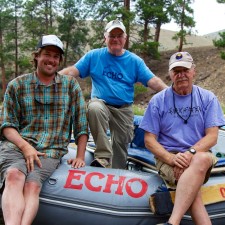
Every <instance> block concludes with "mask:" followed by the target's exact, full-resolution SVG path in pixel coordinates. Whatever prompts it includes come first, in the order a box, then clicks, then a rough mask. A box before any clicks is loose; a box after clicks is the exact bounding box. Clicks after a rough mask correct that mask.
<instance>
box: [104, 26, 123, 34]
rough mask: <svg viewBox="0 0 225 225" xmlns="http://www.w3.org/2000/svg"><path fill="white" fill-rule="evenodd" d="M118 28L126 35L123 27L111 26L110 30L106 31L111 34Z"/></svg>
mask: <svg viewBox="0 0 225 225" xmlns="http://www.w3.org/2000/svg"><path fill="white" fill-rule="evenodd" d="M116 28H118V29H120V30H122V31H123V32H124V33H126V31H125V30H124V29H123V28H122V27H120V26H111V27H110V28H109V29H107V30H106V31H107V32H108V33H109V32H111V31H112V30H114V29H116Z"/></svg>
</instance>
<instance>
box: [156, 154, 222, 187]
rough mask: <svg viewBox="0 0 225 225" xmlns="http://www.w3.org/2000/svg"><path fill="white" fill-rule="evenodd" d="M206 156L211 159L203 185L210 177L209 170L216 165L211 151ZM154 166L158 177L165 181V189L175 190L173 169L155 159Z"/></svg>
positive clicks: (215, 159)
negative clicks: (208, 155)
mask: <svg viewBox="0 0 225 225" xmlns="http://www.w3.org/2000/svg"><path fill="white" fill-rule="evenodd" d="M171 154H177V153H171ZM208 154H210V157H211V159H212V166H211V167H210V168H209V169H208V171H207V173H206V176H205V180H204V184H205V183H206V182H207V181H208V179H209V177H210V173H211V170H212V168H213V167H214V166H215V165H216V163H217V161H218V159H217V157H216V156H215V155H214V154H213V153H212V152H211V151H209V152H208ZM155 164H156V169H157V171H158V173H159V175H160V176H161V177H162V179H163V180H164V181H165V183H166V185H167V187H168V188H171V189H176V186H177V180H176V179H175V177H174V172H173V167H172V166H170V165H168V164H166V163H164V162H162V161H160V160H159V159H157V158H156V163H155Z"/></svg>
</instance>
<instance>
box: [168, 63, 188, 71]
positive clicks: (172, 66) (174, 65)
mask: <svg viewBox="0 0 225 225" xmlns="http://www.w3.org/2000/svg"><path fill="white" fill-rule="evenodd" d="M179 66H181V67H185V68H188V69H190V68H191V66H192V62H174V63H172V64H171V65H170V66H169V70H172V69H173V68H174V67H179Z"/></svg>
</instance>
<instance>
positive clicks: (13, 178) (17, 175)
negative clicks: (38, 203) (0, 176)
mask: <svg viewBox="0 0 225 225" xmlns="http://www.w3.org/2000/svg"><path fill="white" fill-rule="evenodd" d="M5 182H6V186H10V185H12V186H13V187H14V188H15V187H19V186H20V185H23V184H24V182H25V174H24V173H22V172H21V171H19V170H18V169H16V168H12V169H9V170H8V171H7V173H6V181H5Z"/></svg>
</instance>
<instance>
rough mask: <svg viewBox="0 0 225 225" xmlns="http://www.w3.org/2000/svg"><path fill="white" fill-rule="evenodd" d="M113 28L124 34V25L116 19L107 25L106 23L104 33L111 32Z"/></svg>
mask: <svg viewBox="0 0 225 225" xmlns="http://www.w3.org/2000/svg"><path fill="white" fill-rule="evenodd" d="M115 28H119V29H121V30H122V31H123V32H124V33H126V28H125V26H124V24H123V23H122V22H121V21H119V20H118V19H116V20H112V21H110V22H109V23H107V24H106V26H105V32H108V33H109V32H110V31H112V30H113V29H115Z"/></svg>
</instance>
